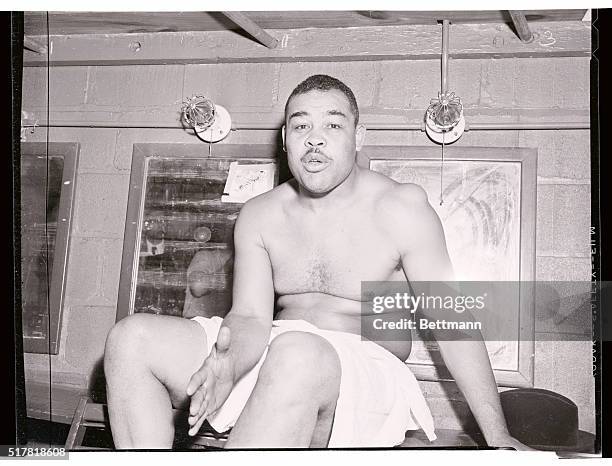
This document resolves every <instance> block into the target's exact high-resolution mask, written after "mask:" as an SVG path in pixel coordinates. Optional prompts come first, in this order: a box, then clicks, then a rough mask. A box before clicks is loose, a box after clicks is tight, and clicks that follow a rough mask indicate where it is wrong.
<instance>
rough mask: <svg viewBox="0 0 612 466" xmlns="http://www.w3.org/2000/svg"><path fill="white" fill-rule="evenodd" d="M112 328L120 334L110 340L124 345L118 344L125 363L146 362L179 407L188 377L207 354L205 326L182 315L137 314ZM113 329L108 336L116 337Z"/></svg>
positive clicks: (183, 397)
mask: <svg viewBox="0 0 612 466" xmlns="http://www.w3.org/2000/svg"><path fill="white" fill-rule="evenodd" d="M112 332H115V336H116V335H117V334H118V335H119V336H118V337H117V338H114V342H113V343H111V344H113V345H115V346H117V345H122V346H123V348H115V349H116V350H117V349H118V353H120V354H122V360H123V364H126V362H128V364H126V365H128V366H130V365H131V364H129V361H130V360H132V361H133V363H134V364H144V365H146V367H147V368H148V369H149V370H150V371H151V373H152V374H153V375H154V376H155V377H156V378H157V379H158V380H159V381H160V382H161V383H162V384H163V385H164V386H165V387H166V388H167V390H168V393H169V394H170V397H171V400H172V405H173V406H174V407H176V408H178V407H180V405H182V404H183V403H184V402H185V401H186V400H187V395H186V391H187V384H188V383H189V379H190V378H191V376H192V375H193V374H194V373H195V372H196V371H197V370H198V369H199V368H200V367H201V366H202V363H203V362H204V359H205V358H206V356H208V354H207V336H206V332H205V331H204V328H203V327H202V326H201V325H200V324H198V323H197V322H195V321H193V320H189V319H184V318H181V317H172V316H159V315H151V314H135V315H132V316H129V317H127V318H125V319H123V320H122V321H120V322H119V323H118V324H117V325H116V327H115V328H114V329H113V331H112ZM112 332H111V338H109V340H113V338H112V337H113V335H112ZM213 337H214V336H213ZM108 352H109V348H108V343H107V353H108ZM107 357H108V355H107ZM111 357H112V356H111ZM126 359H127V360H128V361H126Z"/></svg>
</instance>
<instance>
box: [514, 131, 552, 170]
mask: <svg viewBox="0 0 612 466" xmlns="http://www.w3.org/2000/svg"><path fill="white" fill-rule="evenodd" d="M558 140H559V131H549V130H547V131H519V146H520V147H533V148H536V149H537V150H538V176H559V175H558V172H557V166H556V149H557V143H558Z"/></svg>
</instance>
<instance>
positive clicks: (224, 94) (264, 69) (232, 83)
mask: <svg viewBox="0 0 612 466" xmlns="http://www.w3.org/2000/svg"><path fill="white" fill-rule="evenodd" d="M273 78H274V65H273V64H269V63H228V64H225V63H224V64H219V65H187V66H185V83H184V86H183V89H182V95H183V98H187V97H191V96H192V95H194V94H200V95H204V96H206V97H208V98H210V99H212V100H213V102H215V103H218V104H221V105H222V106H224V107H225V108H227V109H228V110H229V111H230V113H231V111H232V110H233V111H240V110H241V109H249V108H251V109H252V108H253V107H255V108H269V107H271V106H272V105H273V104H274V102H273V85H272V83H273Z"/></svg>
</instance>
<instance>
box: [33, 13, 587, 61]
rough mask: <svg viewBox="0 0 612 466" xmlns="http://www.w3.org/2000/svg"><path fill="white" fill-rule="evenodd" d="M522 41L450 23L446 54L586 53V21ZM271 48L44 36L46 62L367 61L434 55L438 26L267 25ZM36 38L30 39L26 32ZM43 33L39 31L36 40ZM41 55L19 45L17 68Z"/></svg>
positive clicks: (218, 41)
mask: <svg viewBox="0 0 612 466" xmlns="http://www.w3.org/2000/svg"><path fill="white" fill-rule="evenodd" d="M531 29H532V32H533V35H534V40H533V41H532V42H531V43H528V44H527V43H523V42H521V41H520V39H518V38H517V36H516V34H515V32H514V31H513V29H512V27H511V26H509V25H507V24H455V25H453V28H452V36H453V40H452V48H451V50H450V57H451V58H458V59H466V58H514V57H517V58H522V57H588V56H590V54H591V28H590V24H588V23H583V22H581V21H571V22H569V21H560V22H551V23H544V22H543V23H534V24H533V25H532V26H531ZM271 32H272V33H273V34H274V35H276V36H277V37H278V38H279V39H280V41H279V44H278V46H277V47H276V48H274V49H269V48H266V47H261V46H260V45H259V44H256V43H254V42H253V40H252V39H250V38H248V37H244V36H242V35H240V34H236V32H234V31H209V32H164V33H145V34H111V35H109V34H89V35H68V36H66V35H62V36H59V35H58V36H53V35H52V36H51V37H50V43H51V44H52V47H51V54H50V57H49V59H50V64H51V66H78V65H92V66H96V65H131V64H142V65H146V64H200V63H202V64H205V63H283V62H307V61H310V62H326V61H335V62H342V61H368V60H433V59H436V60H439V59H440V53H441V45H440V26H439V25H437V24H436V25H417V26H415V25H408V26H370V27H358V28H332V29H327V28H326V29H284V30H273V31H271ZM32 38H33V39H36V38H37V37H32ZM43 39H44V40H45V41H46V38H44V37H42V36H41V37H40V41H43ZM46 58H47V57H46V56H42V55H39V54H36V53H34V52H30V51H28V50H25V51H24V65H25V66H46V64H47V60H46Z"/></svg>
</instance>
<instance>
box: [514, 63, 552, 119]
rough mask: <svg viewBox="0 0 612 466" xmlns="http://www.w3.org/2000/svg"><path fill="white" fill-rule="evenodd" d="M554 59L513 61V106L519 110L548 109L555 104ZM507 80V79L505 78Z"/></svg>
mask: <svg viewBox="0 0 612 466" xmlns="http://www.w3.org/2000/svg"><path fill="white" fill-rule="evenodd" d="M556 60H557V59H556V58H520V59H515V60H514V63H515V67H516V71H515V87H514V91H515V93H514V98H515V104H516V106H517V107H520V108H548V107H553V106H554V104H555V86H554V79H555V78H554V76H551V71H552V72H554V70H555V61H556ZM506 79H508V77H506Z"/></svg>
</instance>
